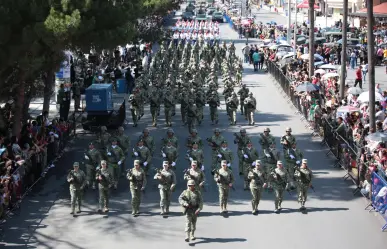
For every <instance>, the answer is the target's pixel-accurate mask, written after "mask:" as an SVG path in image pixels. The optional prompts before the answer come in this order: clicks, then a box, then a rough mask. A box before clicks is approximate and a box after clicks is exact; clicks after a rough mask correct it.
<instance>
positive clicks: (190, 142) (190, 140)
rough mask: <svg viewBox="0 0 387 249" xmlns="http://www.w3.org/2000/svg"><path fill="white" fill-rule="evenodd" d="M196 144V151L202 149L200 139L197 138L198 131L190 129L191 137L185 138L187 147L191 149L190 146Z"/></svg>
mask: <svg viewBox="0 0 387 249" xmlns="http://www.w3.org/2000/svg"><path fill="white" fill-rule="evenodd" d="M194 143H196V144H197V145H198V149H202V148H203V141H202V138H201V137H199V136H198V131H197V130H196V129H192V131H191V135H190V136H188V138H187V147H188V148H192V145H193V144H194Z"/></svg>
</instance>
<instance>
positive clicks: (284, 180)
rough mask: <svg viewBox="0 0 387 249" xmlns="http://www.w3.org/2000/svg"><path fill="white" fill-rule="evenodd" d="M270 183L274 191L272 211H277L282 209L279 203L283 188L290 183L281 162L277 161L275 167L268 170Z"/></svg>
mask: <svg viewBox="0 0 387 249" xmlns="http://www.w3.org/2000/svg"><path fill="white" fill-rule="evenodd" d="M270 178H271V183H272V185H273V188H274V192H275V201H274V206H275V209H274V212H275V213H279V212H280V211H281V209H282V207H281V204H282V200H283V196H284V191H285V189H287V188H288V184H290V183H291V181H292V180H291V176H290V175H289V173H288V172H287V171H286V170H285V169H284V167H283V165H282V162H281V161H278V162H277V168H276V169H274V170H273V171H271V172H270Z"/></svg>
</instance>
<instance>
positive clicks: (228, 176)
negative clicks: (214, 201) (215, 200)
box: [214, 160, 234, 213]
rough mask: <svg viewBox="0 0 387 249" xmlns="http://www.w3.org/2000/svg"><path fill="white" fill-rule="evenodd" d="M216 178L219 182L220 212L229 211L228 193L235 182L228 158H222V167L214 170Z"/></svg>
mask: <svg viewBox="0 0 387 249" xmlns="http://www.w3.org/2000/svg"><path fill="white" fill-rule="evenodd" d="M214 180H215V182H216V183H217V184H218V190H219V204H220V213H227V212H228V211H227V203H228V195H229V191H230V188H232V187H233V184H234V175H233V173H232V170H230V169H229V168H228V167H227V161H226V160H222V162H221V168H220V169H218V170H216V171H215V172H214Z"/></svg>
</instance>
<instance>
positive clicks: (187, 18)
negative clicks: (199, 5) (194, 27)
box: [181, 12, 195, 21]
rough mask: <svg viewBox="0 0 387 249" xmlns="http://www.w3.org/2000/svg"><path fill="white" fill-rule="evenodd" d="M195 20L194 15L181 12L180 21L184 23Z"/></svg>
mask: <svg viewBox="0 0 387 249" xmlns="http://www.w3.org/2000/svg"><path fill="white" fill-rule="evenodd" d="M194 18H195V16H194V14H193V13H192V12H183V14H182V15H181V19H183V20H184V21H191V20H193V19H194Z"/></svg>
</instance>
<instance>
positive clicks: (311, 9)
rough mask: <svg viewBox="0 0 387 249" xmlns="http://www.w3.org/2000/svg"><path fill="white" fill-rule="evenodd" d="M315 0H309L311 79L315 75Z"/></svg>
mask: <svg viewBox="0 0 387 249" xmlns="http://www.w3.org/2000/svg"><path fill="white" fill-rule="evenodd" d="M314 4H315V3H314V0H309V79H310V80H312V76H313V75H314Z"/></svg>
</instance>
